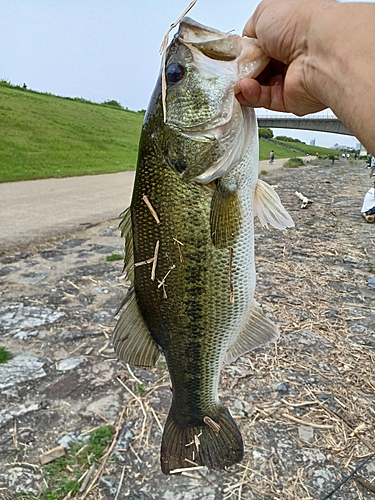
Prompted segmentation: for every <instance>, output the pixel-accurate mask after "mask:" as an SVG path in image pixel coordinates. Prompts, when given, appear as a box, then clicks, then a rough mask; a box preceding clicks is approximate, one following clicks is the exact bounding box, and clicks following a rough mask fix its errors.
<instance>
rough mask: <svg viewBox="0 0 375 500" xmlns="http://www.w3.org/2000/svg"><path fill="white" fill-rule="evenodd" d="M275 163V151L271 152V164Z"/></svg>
mask: <svg viewBox="0 0 375 500" xmlns="http://www.w3.org/2000/svg"><path fill="white" fill-rule="evenodd" d="M274 161H275V153H274V152H273V150H272V151H271V152H270V163H273V162H274Z"/></svg>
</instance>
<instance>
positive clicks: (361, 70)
mask: <svg viewBox="0 0 375 500" xmlns="http://www.w3.org/2000/svg"><path fill="white" fill-rule="evenodd" d="M322 14H323V15H322V16H321V17H320V16H319V17H318V16H317V17H315V18H314V21H313V22H312V25H311V32H310V36H309V40H310V47H309V52H308V56H307V57H308V60H307V61H306V62H307V65H306V66H307V68H308V69H307V72H308V73H307V74H306V79H305V82H306V85H308V86H309V89H308V92H311V93H312V94H313V95H315V96H316V98H317V99H318V100H319V101H321V102H322V103H324V104H325V105H326V106H327V107H329V108H331V109H332V111H333V112H334V113H335V114H336V116H337V117H338V118H339V119H340V120H341V121H342V122H343V123H344V124H345V125H346V126H347V127H348V128H349V130H350V131H351V132H352V133H353V135H355V136H356V137H357V138H358V139H359V140H360V141H361V142H362V143H363V144H364V145H365V146H366V147H367V148H368V149H369V150H370V151H371V152H373V153H375V134H374V132H373V126H372V123H373V119H374V116H375V64H374V55H375V22H374V21H375V4H372V3H335V2H332V4H329V6H327V10H326V12H325V13H322Z"/></svg>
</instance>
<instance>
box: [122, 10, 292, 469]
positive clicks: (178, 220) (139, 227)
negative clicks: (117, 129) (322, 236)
mask: <svg viewBox="0 0 375 500" xmlns="http://www.w3.org/2000/svg"><path fill="white" fill-rule="evenodd" d="M267 63H268V58H267V57H266V56H265V55H264V54H263V52H262V51H261V49H260V48H259V46H258V45H257V42H256V41H255V40H251V39H245V38H243V37H240V36H238V35H232V34H229V35H228V34H225V33H222V32H220V31H217V30H214V29H211V28H208V27H205V26H202V25H200V24H198V23H196V22H194V21H193V20H191V19H189V18H184V19H183V20H182V21H181V23H180V26H179V31H178V33H177V35H176V36H175V37H174V39H173V41H172V42H171V44H170V45H169V47H168V50H167V53H166V63H165V67H163V68H162V72H165V73H164V75H165V82H166V89H165V92H163V91H162V78H161V77H160V78H159V81H158V83H157V85H156V88H155V91H154V94H153V97H152V99H151V102H150V104H149V107H148V111H147V114H146V116H145V120H144V124H143V129H142V133H141V139H140V144H139V158H138V165H137V172H136V178H135V185H134V191H133V197H132V201H131V206H130V208H129V209H128V210H127V211H126V212H125V213H124V218H123V221H122V223H121V225H120V226H121V229H122V234H123V236H124V237H125V270H126V272H127V274H128V277H129V279H130V280H131V282H132V286H131V288H130V290H129V293H128V295H127V297H126V299H125V301H124V307H125V309H124V311H123V313H122V316H121V318H120V320H119V321H118V323H117V326H116V328H115V333H114V347H115V350H116V352H117V353H118V355H119V356H120V358H122V359H123V360H124V361H126V362H127V363H131V364H133V365H136V366H141V367H144V368H147V367H151V366H153V365H154V364H155V362H156V360H157V358H158V357H159V355H160V353H161V352H162V353H164V355H165V359H166V362H167V365H168V369H169V373H170V377H171V381H172V404H171V408H170V411H169V415H168V417H167V420H166V423H165V428H164V433H163V437H162V445H161V467H162V471H163V473H164V474H169V473H170V472H171V471H173V470H175V469H179V468H185V467H191V466H192V464H198V465H206V466H207V467H208V468H210V469H223V468H225V467H226V466H229V465H231V464H234V463H236V462H238V461H240V460H241V459H242V457H243V442H242V438H241V434H240V431H239V429H238V427H237V425H236V423H235V422H234V420H233V418H232V417H231V415H230V413H229V411H228V410H227V409H226V408H225V407H224V406H223V405H222V404H221V403H220V401H219V398H218V383H219V375H220V370H221V367H222V364H223V362H224V361H225V362H231V361H233V360H235V359H236V358H237V357H238V356H240V355H242V354H244V353H246V352H248V351H249V350H251V349H254V348H255V347H257V346H260V345H262V344H265V343H267V342H272V341H275V340H276V339H277V338H278V336H279V331H278V329H277V327H276V326H275V325H274V324H273V323H272V322H271V321H270V320H269V319H268V318H267V317H266V316H265V315H264V313H263V312H262V309H261V308H260V307H259V306H258V305H257V304H256V303H255V302H254V301H253V296H254V288H255V266H254V236H253V233H254V227H253V226H254V215H257V216H258V217H259V218H260V220H261V222H262V223H263V224H264V225H267V224H268V223H271V224H272V225H273V226H275V227H277V228H279V229H285V228H286V227H290V226H293V221H292V220H291V218H290V217H289V215H288V214H287V213H286V211H285V209H284V208H283V206H282V205H281V202H280V200H279V198H278V196H277V194H276V193H275V192H274V191H273V189H272V188H271V187H270V186H268V185H267V184H265V183H263V182H261V181H259V180H258V131H257V121H256V116H255V113H254V110H253V109H250V108H244V107H241V105H240V104H239V102H238V101H237V99H236V98H235V92H236V91H238V82H239V78H240V77H241V76H244V75H246V74H248V75H251V76H254V77H255V76H257V74H259V73H260V72H261V71H262V69H263V68H264V67H265V65H266V64H267ZM163 99H165V105H166V116H165V121H164V118H163Z"/></svg>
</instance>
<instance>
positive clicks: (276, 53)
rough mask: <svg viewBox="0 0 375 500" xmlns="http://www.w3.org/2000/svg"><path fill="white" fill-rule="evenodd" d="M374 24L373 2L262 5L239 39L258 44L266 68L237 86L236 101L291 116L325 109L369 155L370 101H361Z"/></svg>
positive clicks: (373, 68) (273, 0) (368, 85)
mask: <svg viewBox="0 0 375 500" xmlns="http://www.w3.org/2000/svg"><path fill="white" fill-rule="evenodd" d="M374 19H375V3H373V2H359V3H356V2H338V1H335V0H262V1H261V2H259V4H258V6H257V7H256V9H255V11H254V14H253V15H252V16H251V17H250V19H249V20H248V21H247V23H246V24H245V27H244V30H243V34H244V35H245V36H248V37H253V38H257V39H258V42H259V45H260V47H261V49H262V50H263V51H264V52H265V54H266V55H267V56H269V57H270V62H269V64H268V66H267V67H266V68H265V70H264V71H262V73H261V74H260V75H259V76H257V78H256V79H253V78H250V77H246V78H243V79H242V80H240V82H239V84H240V90H241V91H240V93H239V94H238V95H237V98H238V100H239V101H240V103H241V104H242V105H244V106H246V105H247V106H250V107H252V108H266V109H269V110H272V111H280V112H282V113H285V112H287V113H294V114H295V115H298V116H304V115H307V114H309V113H316V112H317V111H322V110H323V109H327V108H330V109H331V110H332V111H333V112H334V114H335V115H336V116H337V117H338V118H339V119H340V120H341V121H342V122H343V123H344V124H345V125H346V126H347V127H348V129H349V130H350V131H351V133H352V135H354V136H355V137H357V138H358V139H359V142H360V143H361V144H363V145H364V146H365V147H366V148H367V149H368V150H372V151H375V134H374V132H373V127H372V125H371V124H372V122H373V119H374V114H375V99H373V98H368V97H366V96H371V95H374V90H375V65H374V64H371V63H370V61H371V60H372V59H371V57H372V54H373V53H374V40H375V23H374ZM353 23H354V24H353ZM332 26H350V29H337V30H336V29H332ZM343 61H345V64H343ZM364 68H366V71H364V70H363V69H364ZM373 73H374V74H373Z"/></svg>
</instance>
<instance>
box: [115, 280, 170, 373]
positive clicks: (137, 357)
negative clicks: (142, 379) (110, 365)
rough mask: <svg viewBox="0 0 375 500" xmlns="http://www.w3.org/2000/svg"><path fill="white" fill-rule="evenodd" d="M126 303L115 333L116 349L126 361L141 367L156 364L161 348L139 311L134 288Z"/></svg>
mask: <svg viewBox="0 0 375 500" xmlns="http://www.w3.org/2000/svg"><path fill="white" fill-rule="evenodd" d="M124 303H125V305H124V307H125V309H124V311H123V313H122V314H121V317H120V319H119V320H118V322H117V324H116V326H115V330H114V334H113V346H114V349H115V351H116V353H117V354H118V356H119V357H120V358H121V359H122V360H123V361H125V362H126V363H129V364H131V365H135V366H139V367H141V368H149V367H151V366H155V363H156V361H157V359H158V357H159V355H160V350H159V347H158V345H157V344H156V342H155V341H154V340H153V338H152V337H151V335H150V332H149V330H148V328H147V326H146V324H145V322H144V320H143V318H142V316H141V313H140V312H139V308H138V304H137V301H136V298H135V293H134V289H133V288H130V290H129V292H128V295H127V297H126V299H125V301H124Z"/></svg>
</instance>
